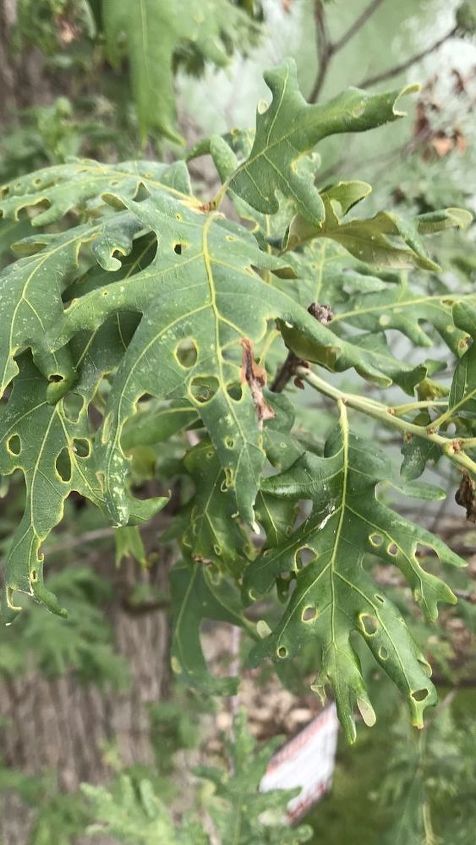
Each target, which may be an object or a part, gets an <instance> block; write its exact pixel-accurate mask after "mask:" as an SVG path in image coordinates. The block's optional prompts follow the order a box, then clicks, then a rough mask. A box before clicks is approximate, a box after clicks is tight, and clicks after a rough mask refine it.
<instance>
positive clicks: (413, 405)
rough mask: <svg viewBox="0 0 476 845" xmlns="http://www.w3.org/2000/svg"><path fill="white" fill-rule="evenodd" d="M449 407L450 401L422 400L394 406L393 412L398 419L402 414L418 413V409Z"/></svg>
mask: <svg viewBox="0 0 476 845" xmlns="http://www.w3.org/2000/svg"><path fill="white" fill-rule="evenodd" d="M447 405H448V401H447V400H445V399H430V400H426V399H425V400H423V399H422V400H420V401H419V402H407V403H406V404H405V405H394V406H393V412H394V414H395V415H396V416H397V417H400V416H402V414H407V413H408V412H409V411H416V410H418V408H439V407H444V408H446V406H447Z"/></svg>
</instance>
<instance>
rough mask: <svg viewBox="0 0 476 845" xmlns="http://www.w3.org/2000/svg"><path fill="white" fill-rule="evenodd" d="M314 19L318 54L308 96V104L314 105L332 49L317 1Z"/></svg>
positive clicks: (323, 11)
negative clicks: (315, 71) (313, 80)
mask: <svg viewBox="0 0 476 845" xmlns="http://www.w3.org/2000/svg"><path fill="white" fill-rule="evenodd" d="M314 17H315V20H316V41H317V53H318V66H317V76H316V80H315V82H314V85H313V88H312V91H311V93H310V95H309V102H310V103H315V102H317V100H318V98H319V94H320V93H321V89H322V86H323V85H324V80H325V78H326V76H327V70H328V67H329V62H330V60H331V58H332V55H333V52H334V47H333V45H332V42H331V40H330V37H329V30H328V28H327V19H326V12H325V10H324V6H323V4H322V0H317V1H316V5H315V12H314Z"/></svg>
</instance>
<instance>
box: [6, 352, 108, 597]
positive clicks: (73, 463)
mask: <svg viewBox="0 0 476 845" xmlns="http://www.w3.org/2000/svg"><path fill="white" fill-rule="evenodd" d="M47 388H48V383H47V382H46V381H45V379H44V378H43V377H42V376H41V374H40V373H39V372H38V370H36V368H35V367H34V366H33V365H32V364H31V363H30V361H29V360H28V359H27V358H26V359H25V360H24V361H23V362H22V366H21V372H20V375H18V376H17V378H16V379H15V384H14V388H13V393H12V396H11V397H10V399H9V401H8V404H7V405H6V406H5V407H4V408H2V410H1V412H0V473H2V474H5V475H7V474H10V473H12V472H14V470H16V469H20V470H21V471H22V472H23V474H24V476H25V482H26V504H25V512H24V515H23V519H22V521H21V523H20V524H19V526H18V528H17V530H16V531H15V533H14V535H13V537H12V541H11V545H10V548H9V550H8V554H7V559H6V564H5V581H6V592H7V603H8V605H9V606H10V607H12V609H15V601H14V594H15V592H16V591H21V592H26V593H30V594H33V595H35V596H36V598H38V599H39V600H41V601H42V602H44V603H45V604H46V605H47V606H48V607H49V608H50V610H53V611H55V612H61V609H60V607H59V605H58V602H57V600H56V598H55V596H54V595H53V594H52V593H50V592H49V591H48V590H47V589H46V587H45V586H44V584H43V575H42V569H43V555H42V554H41V545H42V543H43V542H44V540H45V539H46V537H47V536H48V535H49V533H50V531H51V530H52V529H53V528H54V526H55V525H56V524H57V523H58V522H59V521H60V520H61V518H62V515H63V507H64V502H65V500H66V498H67V496H68V495H69V493H70V492H71V491H72V490H76V491H78V492H79V493H81V494H82V495H84V496H86V498H88V499H89V500H90V501H91V502H93V503H94V504H96V505H98V506H100V505H101V491H100V489H99V484H98V481H97V478H96V476H95V474H94V470H93V466H92V464H91V460H90V457H89V456H90V452H91V440H90V436H89V431H88V425H87V416H86V414H85V413H84V411H83V412H82V413H80V415H79V417H78V419H77V421H76V422H72V421H71V420H70V419H69V418H68V417H67V415H66V414H65V410H64V407H63V402H62V400H60V401H59V402H58V403H57V404H56V405H51V404H49V403H48V401H47Z"/></svg>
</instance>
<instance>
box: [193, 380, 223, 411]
mask: <svg viewBox="0 0 476 845" xmlns="http://www.w3.org/2000/svg"><path fill="white" fill-rule="evenodd" d="M217 390H218V379H217V378H215V376H208V377H206V378H205V377H197V378H194V379H192V381H191V382H190V386H189V393H190V395H191V396H192V398H193V399H194V400H195V402H199V403H200V405H205V403H206V402H210V400H211V399H213V397H214V396H215V393H216V392H217Z"/></svg>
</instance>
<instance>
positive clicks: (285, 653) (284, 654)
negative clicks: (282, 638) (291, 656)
mask: <svg viewBox="0 0 476 845" xmlns="http://www.w3.org/2000/svg"><path fill="white" fill-rule="evenodd" d="M276 654H277V655H278V657H280V658H281V660H284V658H285V657H287V656H288V650H287V648H286V646H284V645H280V646H279V648H278V649H277V650H276Z"/></svg>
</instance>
